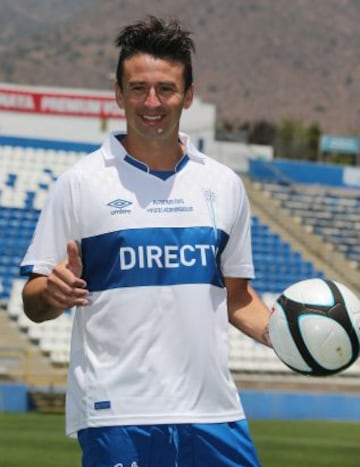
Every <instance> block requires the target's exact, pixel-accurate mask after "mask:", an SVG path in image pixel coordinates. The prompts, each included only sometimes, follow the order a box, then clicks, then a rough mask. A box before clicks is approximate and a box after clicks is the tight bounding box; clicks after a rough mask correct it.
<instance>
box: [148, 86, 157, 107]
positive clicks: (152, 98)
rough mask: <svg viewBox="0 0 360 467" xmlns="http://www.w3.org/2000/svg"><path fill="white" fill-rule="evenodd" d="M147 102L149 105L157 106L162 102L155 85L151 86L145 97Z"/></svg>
mask: <svg viewBox="0 0 360 467" xmlns="http://www.w3.org/2000/svg"><path fill="white" fill-rule="evenodd" d="M145 104H146V105H148V106H149V107H156V106H157V105H160V104H161V102H160V99H159V96H158V95H157V92H156V89H155V88H154V87H151V88H149V91H148V93H147V95H146V98H145Z"/></svg>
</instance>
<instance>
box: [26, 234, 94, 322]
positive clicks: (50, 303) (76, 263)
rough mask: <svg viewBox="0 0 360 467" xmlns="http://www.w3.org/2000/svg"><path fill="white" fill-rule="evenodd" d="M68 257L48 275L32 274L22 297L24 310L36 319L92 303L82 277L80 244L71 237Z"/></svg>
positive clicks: (53, 315) (39, 320)
mask: <svg viewBox="0 0 360 467" xmlns="http://www.w3.org/2000/svg"><path fill="white" fill-rule="evenodd" d="M67 254H68V257H67V258H66V259H65V260H64V261H62V262H61V263H59V264H58V265H57V266H55V267H54V269H53V270H52V271H51V273H50V274H49V275H48V276H43V275H39V274H32V275H31V276H30V278H29V280H28V281H27V282H26V284H25V286H24V289H23V293H22V297H23V304H24V312H25V314H26V316H27V317H28V318H29V319H31V320H32V321H34V322H37V323H40V322H42V321H47V320H51V319H55V318H57V317H58V316H60V315H61V314H62V313H63V311H64V310H66V309H69V308H72V307H74V306H86V305H87V304H88V298H87V296H88V293H89V292H88V290H87V289H86V282H85V281H84V280H83V279H81V273H82V261H81V257H80V253H79V249H78V246H77V244H76V243H75V242H74V241H70V242H69V243H68V246H67Z"/></svg>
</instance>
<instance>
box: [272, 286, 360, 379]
mask: <svg viewBox="0 0 360 467" xmlns="http://www.w3.org/2000/svg"><path fill="white" fill-rule="evenodd" d="M269 335H270V340H271V343H272V345H273V348H274V350H275V353H276V354H277V356H278V357H279V358H280V360H281V361H282V362H283V363H285V365H287V366H288V367H289V368H291V369H292V370H294V371H296V372H298V373H301V374H303V375H310V376H327V375H332V374H335V373H338V372H340V371H343V370H345V368H348V367H349V366H350V365H352V363H354V361H355V360H356V359H357V358H358V356H359V352H360V300H359V299H358V298H357V297H356V296H355V295H354V293H353V292H352V291H351V290H349V289H348V288H347V287H345V286H344V285H343V284H340V283H339V282H335V281H333V280H325V279H306V280H302V281H300V282H296V283H294V284H293V285H291V286H290V287H288V288H287V289H285V290H284V292H283V293H282V294H281V295H280V296H279V297H278V298H277V300H276V301H275V303H274V305H273V307H272V309H271V316H270V323H269Z"/></svg>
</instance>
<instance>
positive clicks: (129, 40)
mask: <svg viewBox="0 0 360 467" xmlns="http://www.w3.org/2000/svg"><path fill="white" fill-rule="evenodd" d="M190 35H191V32H190V31H186V30H184V29H183V28H182V26H181V24H180V22H179V20H178V19H176V18H171V19H169V20H168V21H166V20H164V19H161V18H157V17H155V16H147V17H146V18H145V19H144V20H142V21H139V22H137V23H134V24H131V25H129V26H126V27H124V28H123V29H122V30H121V31H120V33H119V35H118V36H117V37H116V39H115V45H116V47H118V48H119V49H120V54H119V60H118V64H117V67H116V81H117V83H118V84H119V86H120V88H121V80H122V77H123V64H124V60H126V59H127V58H129V57H132V56H133V55H136V54H139V53H144V54H148V55H152V56H153V57H155V58H161V59H169V60H174V61H178V62H180V63H182V64H183V65H184V83H185V91H186V90H187V89H188V88H189V87H190V86H191V84H192V83H193V71H192V61H191V53H192V52H195V45H194V42H193V40H192V39H191V37H190Z"/></svg>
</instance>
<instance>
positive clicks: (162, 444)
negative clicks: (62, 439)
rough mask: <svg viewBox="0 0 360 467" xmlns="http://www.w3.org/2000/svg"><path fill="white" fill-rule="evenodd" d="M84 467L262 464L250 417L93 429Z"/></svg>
mask: <svg viewBox="0 0 360 467" xmlns="http://www.w3.org/2000/svg"><path fill="white" fill-rule="evenodd" d="M78 439H79V443H80V446H81V449H82V453H83V459H82V466H83V467H259V466H260V463H259V460H258V457H257V453H256V449H255V446H254V444H253V442H252V440H251V437H250V433H249V429H248V424H247V422H246V420H240V421H237V422H229V423H206V424H179V425H136V426H114V427H99V428H87V429H85V430H81V431H79V433H78Z"/></svg>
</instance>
